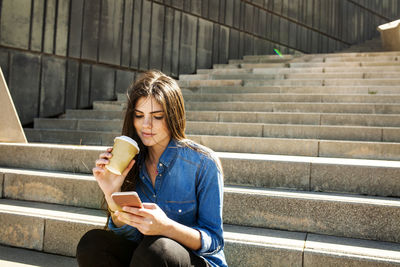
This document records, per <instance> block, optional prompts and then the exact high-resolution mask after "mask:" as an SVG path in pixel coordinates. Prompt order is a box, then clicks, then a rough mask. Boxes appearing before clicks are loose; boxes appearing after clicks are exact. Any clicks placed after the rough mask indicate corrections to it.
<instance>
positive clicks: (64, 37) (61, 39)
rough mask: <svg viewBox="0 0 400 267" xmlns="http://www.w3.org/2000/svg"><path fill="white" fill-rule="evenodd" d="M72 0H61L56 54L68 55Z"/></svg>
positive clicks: (58, 11) (58, 8)
mask: <svg viewBox="0 0 400 267" xmlns="http://www.w3.org/2000/svg"><path fill="white" fill-rule="evenodd" d="M69 6H70V0H59V1H58V7H57V17H56V19H57V25H56V38H55V39H56V44H55V54H56V55H60V56H66V55H67V44H68V23H69Z"/></svg>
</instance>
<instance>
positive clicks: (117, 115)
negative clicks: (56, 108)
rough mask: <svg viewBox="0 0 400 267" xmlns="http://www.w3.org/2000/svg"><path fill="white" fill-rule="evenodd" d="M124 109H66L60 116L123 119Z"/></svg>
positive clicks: (68, 117) (67, 117)
mask: <svg viewBox="0 0 400 267" xmlns="http://www.w3.org/2000/svg"><path fill="white" fill-rule="evenodd" d="M124 116H125V112H124V111H102V110H92V109H67V110H66V113H65V114H64V115H63V116H62V118H66V119H83V118H84V119H98V120H123V119H124Z"/></svg>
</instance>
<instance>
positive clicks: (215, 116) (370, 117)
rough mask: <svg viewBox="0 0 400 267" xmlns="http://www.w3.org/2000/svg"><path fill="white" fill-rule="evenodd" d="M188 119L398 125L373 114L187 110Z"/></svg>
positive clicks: (399, 119) (391, 117)
mask: <svg viewBox="0 0 400 267" xmlns="http://www.w3.org/2000/svg"><path fill="white" fill-rule="evenodd" d="M186 116H187V120H188V121H210V122H218V121H220V122H236V123H238V122H242V123H270V124H306V125H342V126H371V127H399V126H400V117H399V116H397V115H374V114H367V115H363V114H341V115H338V114H318V113H317V114H312V113H311V114H304V113H303V114H296V113H292V114H286V113H280V114H279V113H256V114H254V113H252V112H214V111H209V112H208V111H202V112H194V111H189V112H187V113H186Z"/></svg>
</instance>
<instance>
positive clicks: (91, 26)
mask: <svg viewBox="0 0 400 267" xmlns="http://www.w3.org/2000/svg"><path fill="white" fill-rule="evenodd" d="M100 11H101V0H90V1H85V6H84V13H83V29H82V56H81V57H82V58H84V59H89V60H93V61H97V54H98V47H99V27H100Z"/></svg>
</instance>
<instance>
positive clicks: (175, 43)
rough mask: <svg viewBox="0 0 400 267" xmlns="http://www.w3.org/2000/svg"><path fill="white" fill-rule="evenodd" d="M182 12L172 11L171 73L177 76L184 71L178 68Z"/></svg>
mask: <svg viewBox="0 0 400 267" xmlns="http://www.w3.org/2000/svg"><path fill="white" fill-rule="evenodd" d="M181 21H182V12H180V11H174V33H173V40H172V64H171V65H172V69H171V75H173V76H175V77H177V76H178V75H179V73H184V72H183V71H180V69H179V61H180V53H179V52H180V46H181V41H180V40H181V30H182V29H181V28H182V23H181Z"/></svg>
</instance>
